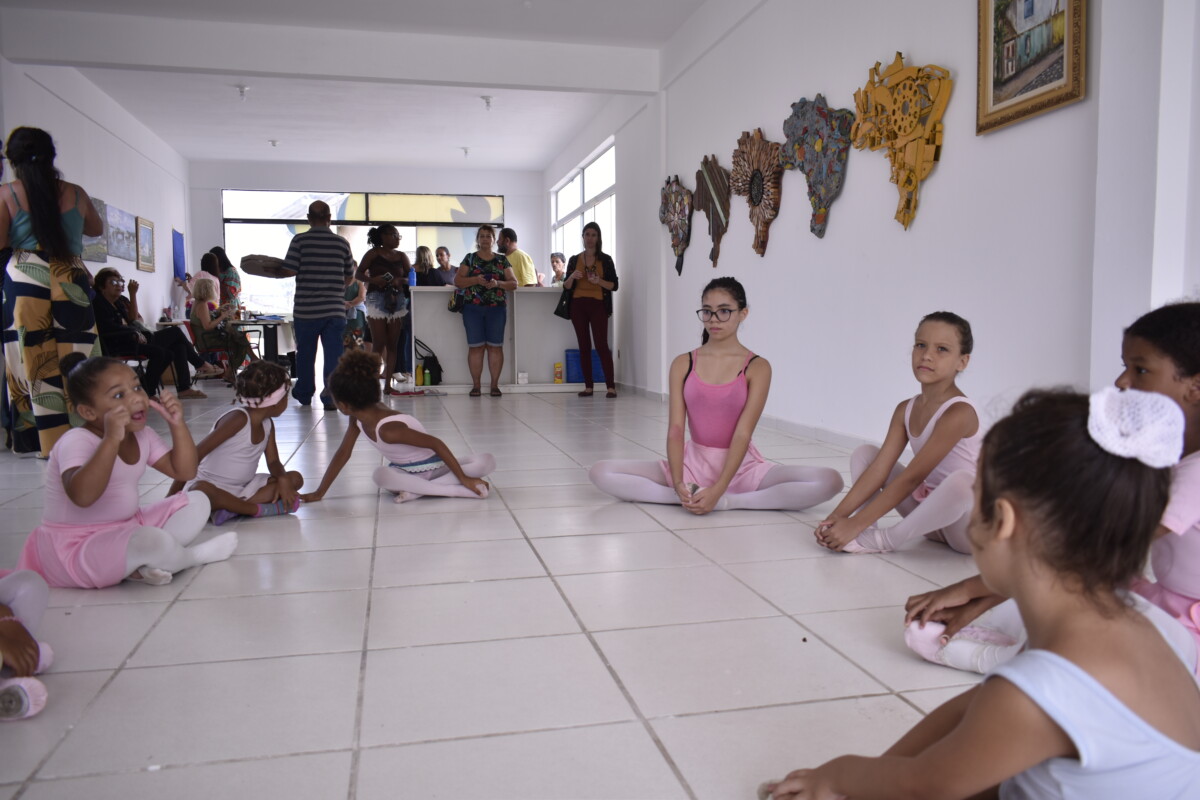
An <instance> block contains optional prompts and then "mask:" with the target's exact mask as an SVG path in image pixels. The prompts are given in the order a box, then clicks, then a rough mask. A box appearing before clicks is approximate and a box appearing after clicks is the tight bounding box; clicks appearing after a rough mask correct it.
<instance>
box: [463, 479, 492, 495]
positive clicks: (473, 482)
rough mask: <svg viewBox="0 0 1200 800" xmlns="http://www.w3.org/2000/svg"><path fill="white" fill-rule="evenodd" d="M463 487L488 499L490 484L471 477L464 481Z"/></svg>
mask: <svg viewBox="0 0 1200 800" xmlns="http://www.w3.org/2000/svg"><path fill="white" fill-rule="evenodd" d="M462 485H463V486H465V487H467V488H468V489H470V490H471V491H472V492H474V493H475V494H477V495H479V496H480V497H487V492H488V482H487V481H485V480H482V479H480V478H472V477H470V476H467V477H464V478H463V479H462Z"/></svg>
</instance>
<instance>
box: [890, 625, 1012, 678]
mask: <svg viewBox="0 0 1200 800" xmlns="http://www.w3.org/2000/svg"><path fill="white" fill-rule="evenodd" d="M945 633H946V626H945V625H943V624H942V623H940V622H926V623H925V627H924V628H922V627H921V625H920V623H917V622H910V623H909V624H908V625H907V626H906V627H905V629H904V643H905V644H906V645H908V649H910V650H912V651H913V652H914V653H916V654H917V655H919V656H920V657H921V658H923V659H925V660H926V661H929V662H932V663H934V664H940V665H941V666H943V667H951V668H953V669H962V670H970V671H972V672H978V673H980V674H981V675H982V674H985V673H987V672H988V671H989V670H991V669H992V668H993V667H995V666H996V665H997V664H1000V663H1003V662H1004V661H1006V660H1007V659H1008V658H1011V657H1012V655H1014V654H1015V650H1014V649H1015V648H1017V647H1018V645H1020V644H1021V643H1020V641H1019V640H1017V639H1014V638H1013V637H1012V636H1009V635H1008V634H1006V633H1002V632H1000V631H998V630H994V629H992V628H984V627H981V626H976V625H968V626H967V627H965V628H963V629H962V630H961V631H959V632H958V633H956V634H954V636H953V637H952V638H951V639H949V640H947V639H946V636H945ZM952 644H953V646H954V648H955V651H954V653H953V654H950V653H947V649H948V648H950V646H951V645H952Z"/></svg>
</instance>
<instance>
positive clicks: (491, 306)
mask: <svg viewBox="0 0 1200 800" xmlns="http://www.w3.org/2000/svg"><path fill="white" fill-rule="evenodd" d="M495 242H496V229H495V228H493V227H492V226H491V225H480V226H479V230H477V231H476V232H475V246H476V248H477V249H476V250H475V252H474V253H468V254H467V255H466V257H465V258H463V260H462V263H461V264H459V265H458V276H457V277H455V279H454V285H455V286H457V287H458V288H459V289H462V290H463V300H464V303H463V309H462V316H463V327H464V328H466V330H467V368H468V369H469V370H470V371H471V392H470V395H471V397H479V396H480V395H481V394H483V391H482V390H481V389H480V381H481V380H482V379H483V353H484V351H485V350H486V351H487V357H488V372H489V373H491V376H492V388H491V391H490V392H489V394H490V395H491V396H492V397H500V395H501V394H502V392H501V391H500V375H501V373H503V371H504V328H505V325H506V324H507V322H508V300H507V295H506V293H507V292H511V291H514V290H516V288H517V277H516V276H515V275H514V274H513V270H512V265H511V264H509V263H508V259H507V258H505V257H504V256H503V255H502V254H500V253H499V252H497V251H495V250H493V249H492V248H493V247H494V246H495Z"/></svg>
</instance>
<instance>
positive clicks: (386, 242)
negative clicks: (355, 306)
mask: <svg viewBox="0 0 1200 800" xmlns="http://www.w3.org/2000/svg"><path fill="white" fill-rule="evenodd" d="M367 241H368V242H370V244H371V249H370V250H368V251H367V253H366V255H364V256H363V259H362V263H360V264H359V265H358V271H357V272H355V273H354V277H355V278H357V279H358V280H360V281H362V282H364V283H365V284H367V325H369V326H370V328H371V342H372V346H373V347H374V348H375V352H377V353H379V356H380V358H382V359H383V390H384V393H385V394H400V390H398V389H394V388H393V387H392V375H393V374H394V373H395V372H396V371H397V370H398V369H399V366H400V362H399V359H398V358H397V352H396V351H397V350H399V349H400V347H399V345H400V336H401V334H403V333H404V318H405V317H406V316H408V297H407V294H408V271H409V270H410V269H412V265H411V264H409V263H408V255H407V254H406V253H405V252H404V251H403V250H401V249H400V232H399V231H397V230H396V226H395V225H391V224H387V225H380V226H379V227H378V228H371V230H369V231H367Z"/></svg>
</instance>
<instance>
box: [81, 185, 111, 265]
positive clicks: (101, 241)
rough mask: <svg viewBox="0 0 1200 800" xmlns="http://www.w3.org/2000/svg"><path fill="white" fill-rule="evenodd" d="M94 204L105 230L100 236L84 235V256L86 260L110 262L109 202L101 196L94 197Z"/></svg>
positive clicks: (100, 262)
mask: <svg viewBox="0 0 1200 800" xmlns="http://www.w3.org/2000/svg"><path fill="white" fill-rule="evenodd" d="M92 205H93V206H95V208H96V213H97V214H98V215H99V216H100V222H101V224H102V225H103V226H104V230H102V231H101V232H100V235H99V236H84V237H83V253H82V256H83V260H84V261H92V262H95V263H97V264H105V263H107V262H108V204H107V203H105V202H104V201H103V200H101V199H100V198H99V197H93V198H92Z"/></svg>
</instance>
